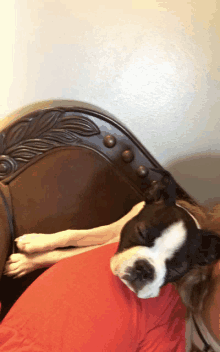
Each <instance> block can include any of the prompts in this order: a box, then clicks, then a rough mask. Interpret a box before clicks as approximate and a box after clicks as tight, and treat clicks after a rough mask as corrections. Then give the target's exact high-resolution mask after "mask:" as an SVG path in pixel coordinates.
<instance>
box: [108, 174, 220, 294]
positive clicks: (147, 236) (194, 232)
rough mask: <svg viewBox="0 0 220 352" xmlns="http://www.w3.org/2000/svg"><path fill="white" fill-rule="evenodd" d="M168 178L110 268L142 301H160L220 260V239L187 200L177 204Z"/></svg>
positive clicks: (151, 195) (128, 229)
mask: <svg viewBox="0 0 220 352" xmlns="http://www.w3.org/2000/svg"><path fill="white" fill-rule="evenodd" d="M155 171H156V170H155ZM162 175H163V176H162V178H161V180H160V181H158V182H155V181H154V182H153V183H152V185H151V187H150V188H149V190H148V192H147V194H146V200H145V202H146V204H145V206H144V208H143V209H142V210H141V211H140V213H138V214H137V215H136V216H135V217H133V218H132V219H131V220H130V221H129V222H128V223H126V224H125V226H124V227H123V229H122V231H121V238H120V242H119V246H118V249H117V252H116V254H115V255H114V256H113V258H112V259H111V264H110V266H111V270H112V272H113V274H114V275H116V276H118V277H119V278H120V279H121V280H122V281H123V282H124V283H125V285H127V287H128V288H129V289H131V290H132V291H134V292H135V293H136V294H137V296H138V297H139V298H150V297H157V296H158V295H159V292H160V288H161V287H163V286H164V285H166V284H167V283H169V282H175V281H177V280H178V279H180V278H182V277H183V276H184V275H185V274H186V273H188V272H189V271H190V270H191V269H193V268H194V267H196V266H207V265H209V264H211V263H213V262H214V261H217V260H218V259H220V237H219V236H218V235H217V233H215V232H213V231H209V230H204V229H202V228H201V227H200V224H199V223H198V221H197V220H196V218H195V216H194V215H193V214H192V213H190V212H189V210H188V209H187V208H188V206H187V203H186V202H185V204H186V206H185V207H183V206H181V205H180V204H177V202H176V183H175V181H174V179H173V178H172V176H171V175H170V174H169V173H168V172H166V171H162ZM180 203H181V202H180Z"/></svg>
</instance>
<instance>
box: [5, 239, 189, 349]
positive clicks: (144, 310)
mask: <svg viewBox="0 0 220 352" xmlns="http://www.w3.org/2000/svg"><path fill="white" fill-rule="evenodd" d="M116 248H117V244H110V245H107V246H104V247H101V248H98V249H94V250H93V251H90V252H87V253H83V254H80V255H77V256H75V257H72V258H69V259H65V260H63V261H61V262H59V263H57V264H56V265H54V266H53V267H51V268H50V269H48V270H47V271H46V272H45V273H44V274H42V275H41V276H40V277H39V278H38V279H37V280H36V281H35V282H34V283H33V284H32V285H31V286H30V287H29V288H28V289H27V290H26V292H25V293H24V294H23V295H22V296H21V297H20V298H19V300H18V301H17V302H16V303H15V305H14V306H13V307H12V309H11V310H10V312H9V313H8V314H7V316H6V317H5V319H4V320H3V322H2V324H1V325H0V351H2V352H6V351H10V352H15V351H16V352H29V351H30V352H51V351H52V352H61V351H62V352H70V351H79V352H90V351H96V352H103V351H105V352H110V351H111V352H112V351H114V352H135V351H138V352H142V351H147V352H159V351H163V352H168V351H169V352H172V351H173V352H174V351H175V352H183V351H185V322H184V316H185V308H184V306H183V304H182V303H181V301H180V297H179V295H178V292H177V291H176V290H175V288H174V287H173V286H172V285H167V286H166V287H164V288H163V289H162V290H161V294H160V296H159V297H157V298H151V299H148V300H144V299H138V298H137V297H136V295H135V294H134V293H133V292H131V291H130V290H129V289H128V288H127V287H126V286H125V285H124V284H123V283H122V282H121V281H120V280H119V279H118V278H117V277H115V276H113V275H112V273H111V271H110V266H109V261H110V258H111V256H112V255H113V254H114V253H115V251H116Z"/></svg>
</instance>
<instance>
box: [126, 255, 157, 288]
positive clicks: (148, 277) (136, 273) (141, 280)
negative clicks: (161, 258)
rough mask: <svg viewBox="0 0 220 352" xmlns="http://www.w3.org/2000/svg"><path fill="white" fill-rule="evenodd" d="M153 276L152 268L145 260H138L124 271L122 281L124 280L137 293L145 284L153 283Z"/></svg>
mask: <svg viewBox="0 0 220 352" xmlns="http://www.w3.org/2000/svg"><path fill="white" fill-rule="evenodd" d="M154 275H155V271H154V267H153V266H152V265H151V264H150V263H149V262H148V261H147V260H144V259H139V260H136V262H135V263H134V264H133V266H132V267H129V268H128V269H127V270H126V274H124V275H123V277H122V279H124V280H126V281H127V282H128V283H129V284H130V285H131V286H132V288H133V289H134V290H135V292H136V293H137V292H138V291H139V290H141V289H142V288H143V287H144V286H145V285H146V283H147V282H151V281H153V279H154Z"/></svg>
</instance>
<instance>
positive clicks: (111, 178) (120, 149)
mask: <svg viewBox="0 0 220 352" xmlns="http://www.w3.org/2000/svg"><path fill="white" fill-rule="evenodd" d="M150 168H159V169H161V168H162V167H161V166H160V165H159V164H158V162H157V161H156V160H155V159H154V158H153V157H152V156H151V155H150V153H149V152H148V151H147V150H146V149H145V148H144V147H143V145H142V144H141V143H140V142H139V141H138V140H137V139H136V138H135V137H134V136H133V135H132V133H131V132H130V131H129V130H128V129H127V128H126V127H125V126H123V125H122V124H121V123H120V122H119V121H117V120H116V119H115V118H113V117H112V116H110V115H108V114H106V113H103V112H98V111H95V110H92V109H87V108H84V107H79V106H75V107H74V105H73V106H72V107H71V108H65V107H59V108H46V109H40V110H36V111H33V112H31V113H29V114H26V115H24V116H22V117H20V118H19V119H18V120H16V121H14V122H13V123H12V124H10V125H9V126H8V127H7V128H5V129H4V130H3V131H1V133H0V180H1V183H0V196H1V197H0V233H1V247H0V258H1V259H0V276H1V273H2V269H3V267H4V263H5V260H6V259H7V256H8V255H9V254H10V252H11V250H12V243H13V238H15V237H18V236H20V235H23V234H25V233H31V232H43V233H53V232H57V231H60V230H65V229H71V228H72V229H73V228H78V229H87V228H92V227H96V226H101V225H105V224H109V223H111V222H113V221H116V220H117V219H119V218H120V217H122V216H123V215H124V214H125V213H127V212H128V211H129V210H130V209H131V208H132V206H133V205H134V204H136V203H138V202H140V201H141V200H143V199H144V196H143V194H144V192H145V190H146V188H147V186H148V185H149V182H150V180H152V179H153V178H155V177H158V176H157V175H156V174H155V173H154V172H151V171H150V170H149V169H150ZM177 193H178V197H179V198H188V199H189V196H188V195H187V193H186V192H185V191H184V190H183V189H182V188H181V187H180V186H179V185H178V190H177ZM40 273H41V271H39V270H38V271H36V272H34V273H32V274H30V275H27V276H25V277H24V278H21V279H17V280H13V279H10V278H6V277H4V276H3V277H2V282H3V284H2V285H1V287H3V289H2V288H1V292H0V295H1V299H2V300H4V299H6V295H5V292H6V289H7V290H8V292H9V291H10V293H11V294H12V292H13V291H16V292H22V291H23V290H24V289H25V288H26V287H27V286H28V285H29V284H30V283H31V282H32V281H33V280H34V279H35V278H36V276H38V275H39V274H40ZM19 285H20V291H19V289H18V286H19ZM15 286H16V287H15ZM2 290H3V291H4V293H2ZM3 296H4V297H3ZM7 297H8V294H7ZM11 299H12V298H11Z"/></svg>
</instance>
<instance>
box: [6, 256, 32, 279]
mask: <svg viewBox="0 0 220 352" xmlns="http://www.w3.org/2000/svg"><path fill="white" fill-rule="evenodd" d="M36 256H37V255H34V254H32V255H31V254H23V253H15V254H12V255H11V256H10V257H9V259H8V261H7V262H6V264H5V268H4V275H6V276H10V277H13V278H19V277H22V276H24V275H26V274H28V273H30V272H32V271H34V270H36V269H37V268H38V265H37V261H36Z"/></svg>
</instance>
